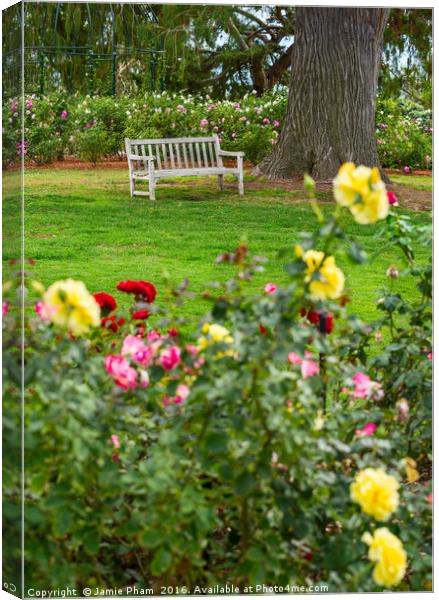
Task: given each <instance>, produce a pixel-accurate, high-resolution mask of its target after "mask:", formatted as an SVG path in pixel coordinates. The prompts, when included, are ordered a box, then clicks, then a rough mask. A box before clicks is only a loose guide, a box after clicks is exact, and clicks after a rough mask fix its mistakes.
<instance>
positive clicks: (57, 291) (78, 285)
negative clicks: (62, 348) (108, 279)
mask: <svg viewBox="0 0 439 600" xmlns="http://www.w3.org/2000/svg"><path fill="white" fill-rule="evenodd" d="M43 301H44V303H45V304H46V305H47V306H48V307H49V315H50V317H49V318H50V320H51V321H52V322H53V323H55V325H59V326H60V327H65V328H66V329H69V330H70V331H71V332H72V333H74V334H75V335H81V334H82V333H87V332H88V331H89V330H90V328H91V327H97V326H98V325H99V323H100V308H99V305H98V303H97V302H96V300H95V299H94V298H93V296H92V295H91V294H90V292H89V291H88V290H87V288H86V287H85V285H84V284H83V283H82V281H74V280H73V279H66V280H64V281H56V282H55V283H53V284H52V285H51V286H50V287H49V288H48V290H47V291H46V292H45V294H44V296H43Z"/></svg>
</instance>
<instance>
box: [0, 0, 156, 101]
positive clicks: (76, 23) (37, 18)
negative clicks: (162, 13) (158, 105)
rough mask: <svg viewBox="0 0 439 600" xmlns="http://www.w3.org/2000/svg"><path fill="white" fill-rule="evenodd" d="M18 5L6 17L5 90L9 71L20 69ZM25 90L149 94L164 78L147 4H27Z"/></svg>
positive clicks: (152, 12)
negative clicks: (160, 69) (57, 89)
mask: <svg viewBox="0 0 439 600" xmlns="http://www.w3.org/2000/svg"><path fill="white" fill-rule="evenodd" d="M20 11H21V7H20V5H16V6H15V7H11V9H8V10H7V11H5V12H4V18H3V31H5V30H6V31H7V34H6V35H5V36H4V37H3V52H4V55H5V56H6V57H7V59H6V61H5V63H6V65H5V66H6V68H5V69H4V78H3V79H4V88H6V93H7V88H8V86H9V87H13V83H14V82H13V81H12V78H11V77H8V70H9V69H8V67H11V66H12V65H17V62H18V64H19V60H18V56H19V49H20V47H21V31H20V20H21V19H20ZM23 25H24V28H23V29H24V47H25V89H26V91H27V92H28V93H30V92H40V93H41V92H47V91H51V90H53V89H54V88H59V87H61V88H65V90H66V91H67V92H69V93H73V92H75V91H80V92H82V93H84V92H95V93H112V92H115V91H118V92H121V93H133V92H139V91H142V89H145V91H147V90H150V89H151V88H154V87H155V86H156V85H157V81H158V79H159V77H160V72H159V64H160V59H161V56H162V42H161V37H160V34H159V31H158V29H157V18H156V15H155V13H154V11H153V9H152V7H151V6H150V5H148V4H110V3H107V4H94V3H66V2H50V3H26V4H25V7H24V19H23Z"/></svg>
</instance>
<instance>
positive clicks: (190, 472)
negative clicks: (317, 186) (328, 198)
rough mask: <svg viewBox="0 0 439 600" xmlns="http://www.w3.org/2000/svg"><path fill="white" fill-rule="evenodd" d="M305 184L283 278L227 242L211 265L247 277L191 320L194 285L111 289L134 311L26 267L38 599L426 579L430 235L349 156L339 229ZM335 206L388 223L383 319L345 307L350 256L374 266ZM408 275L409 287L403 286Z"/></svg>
mask: <svg viewBox="0 0 439 600" xmlns="http://www.w3.org/2000/svg"><path fill="white" fill-rule="evenodd" d="M305 186H306V190H307V192H308V194H309V197H310V202H311V206H312V208H313V210H314V212H315V216H316V226H315V228H314V231H312V232H309V233H305V232H304V233H303V234H302V235H301V237H300V238H299V239H297V240H290V243H289V244H288V247H287V248H285V249H284V250H283V256H284V260H285V269H286V271H287V272H288V273H289V275H290V283H289V284H288V285H286V286H285V287H280V286H279V285H278V284H277V283H276V282H275V281H270V277H269V275H268V274H267V283H266V285H264V288H263V289H262V290H261V291H260V293H259V294H256V295H251V294H250V293H249V292H248V291H247V289H246V283H247V282H248V281H249V280H251V279H252V275H253V274H254V273H255V272H256V271H261V270H263V264H264V260H263V258H262V257H258V256H254V257H252V256H250V255H249V252H248V249H247V247H246V246H245V245H244V244H241V245H240V246H238V248H237V249H236V250H234V251H233V252H232V251H230V250H228V251H226V252H224V254H222V255H221V256H219V257H217V261H218V262H221V263H227V264H229V265H230V266H231V268H232V269H234V270H235V275H234V276H233V277H231V278H229V279H228V280H227V281H226V282H224V283H221V282H218V283H216V284H213V285H212V287H211V288H209V289H208V290H206V291H205V292H204V293H203V297H204V298H207V299H209V300H210V302H211V309H210V311H209V312H208V313H207V314H206V315H204V316H203V317H201V318H200V321H199V324H198V326H196V327H194V326H193V325H191V324H190V323H188V322H187V321H186V320H185V319H184V318H183V317H181V305H182V303H183V302H190V301H191V298H192V295H191V293H190V287H188V282H187V281H184V282H183V283H182V284H181V285H178V286H175V287H170V288H169V289H168V290H166V289H165V288H163V287H161V286H160V285H158V284H157V282H150V281H148V280H147V274H145V280H142V281H137V280H130V279H127V280H124V281H120V282H116V281H115V288H116V287H117V289H118V290H119V291H121V292H124V293H126V294H129V295H130V297H131V298H132V307H131V309H130V310H129V311H128V312H121V311H120V310H119V308H118V306H117V302H116V300H115V298H114V296H113V295H112V290H111V289H107V290H100V289H93V290H91V291H89V290H88V289H87V288H86V286H85V285H84V284H83V283H82V282H81V281H75V280H72V279H64V280H60V281H57V282H54V283H53V284H52V285H50V286H49V287H48V288H47V289H44V287H43V286H42V284H41V283H40V282H37V281H35V280H33V279H32V275H31V273H30V269H31V268H32V265H31V264H28V265H27V268H26V271H25V273H24V278H25V279H24V286H25V296H24V298H25V317H26V318H25V339H26V347H25V365H26V369H25V379H24V385H25V394H26V397H25V409H24V418H25V441H26V469H25V474H24V477H25V480H24V487H25V520H26V522H25V532H26V534H25V535H26V544H25V547H26V566H25V568H26V573H27V584H26V585H27V586H28V587H35V588H37V587H38V588H44V589H46V588H48V587H50V588H56V587H58V586H62V587H65V586H67V585H71V586H74V587H81V588H82V587H83V586H87V587H91V588H93V587H94V586H101V587H107V588H110V587H113V586H116V587H118V588H122V589H126V586H129V585H133V584H136V583H139V582H141V583H142V584H143V585H144V586H149V587H153V588H154V590H155V592H156V593H160V592H161V591H162V589H168V587H169V586H171V587H173V589H174V590H175V589H176V587H178V588H179V589H180V593H190V592H191V591H193V590H194V586H196V585H198V586H207V585H215V584H219V585H221V584H224V583H228V584H233V585H235V586H237V587H239V588H240V591H241V592H243V591H244V590H245V586H248V585H257V584H265V585H272V586H274V585H276V586H288V585H290V586H305V587H306V586H310V585H323V584H325V585H328V586H329V591H332V592H335V591H339V592H340V591H381V590H384V589H393V590H429V589H431V536H432V531H431V526H432V524H431V512H432V504H431V502H432V494H431V448H432V446H431V443H432V437H431V435H432V431H431V400H432V397H431V391H432V390H431V375H432V373H431V365H432V362H431V360H432V346H431V343H432V331H431V317H432V314H431V263H429V264H421V263H418V262H417V261H416V257H415V256H414V254H413V250H412V247H411V240H412V239H414V238H416V239H417V241H418V242H422V241H423V242H424V243H425V244H426V245H429V244H430V243H431V236H430V235H429V232H428V231H427V229H426V228H423V229H418V228H416V227H415V226H413V225H412V224H411V222H410V219H409V218H407V217H406V216H404V215H400V214H399V213H398V207H397V198H396V197H395V195H394V194H388V193H387V192H386V188H385V186H384V184H383V183H382V181H381V180H380V177H379V173H378V171H377V169H373V170H371V169H369V168H366V167H361V166H360V167H355V165H353V164H351V163H348V164H346V165H344V166H343V167H342V168H341V169H340V172H339V174H338V175H337V177H336V179H335V181H334V196H335V200H336V204H335V209H334V212H333V214H332V215H330V216H329V217H326V218H325V217H324V215H323V214H322V213H321V212H320V210H319V208H318V206H317V203H316V202H315V200H314V182H313V181H312V179H310V178H309V177H307V178H306V180H305ZM343 211H349V212H350V213H351V215H352V218H353V219H354V220H355V221H356V222H357V223H358V224H359V226H361V227H370V226H371V223H378V231H377V235H378V236H380V243H389V244H392V245H393V246H394V247H395V248H399V249H400V251H401V252H402V255H403V257H404V258H405V260H406V263H407V264H406V268H405V270H404V272H401V273H398V271H397V270H396V268H395V267H390V268H389V270H388V272H387V273H383V274H382V278H383V286H382V288H381V289H380V292H379V293H380V297H379V298H377V303H378V306H379V308H380V309H381V311H382V318H379V319H378V320H376V321H374V322H371V323H364V322H362V321H361V320H360V319H359V318H357V317H356V316H355V311H349V313H347V311H346V304H347V303H348V302H349V301H350V299H349V297H348V295H347V292H346V286H345V274H344V273H343V271H342V270H341V269H340V267H339V264H340V260H339V258H340V257H341V256H346V255H347V256H348V257H349V259H350V260H351V261H353V262H354V263H360V264H361V263H363V262H364V261H366V260H367V256H366V254H365V252H364V250H363V249H362V248H361V247H360V246H359V245H358V243H357V241H356V240H355V238H351V237H349V236H348V234H347V233H346V232H345V231H344V230H343V228H342V225H341V222H340V215H341V213H342V212H343ZM226 250H227V249H226ZM212 258H214V257H212ZM17 275H18V276H19V273H18V274H17ZM127 276H129V273H127ZM395 277H409V278H413V279H414V281H415V282H416V286H417V290H418V293H417V294H416V295H413V294H412V295H411V296H410V297H409V298H405V297H403V296H401V295H400V294H397V293H395V292H394V291H393V288H392V282H393V280H394V279H395ZM18 292H19V288H18V289H17V284H14V280H13V279H11V280H10V281H9V282H7V283H6V285H5V290H4V293H5V296H4V297H5V301H4V305H3V314H4V332H3V340H4V345H5V349H6V352H5V358H4V361H3V365H4V382H5V384H4V389H5V392H6V394H5V400H4V408H3V415H4V444H5V446H4V447H5V448H6V449H7V451H6V452H5V451H4V452H3V456H4V461H5V463H6V467H9V468H6V469H5V476H4V489H5V490H6V492H5V493H4V501H5V505H4V518H5V533H4V540H5V539H6V541H7V540H8V539H9V537H8V536H12V535H13V533H14V523H15V522H16V521H14V519H13V516H14V514H15V513H14V506H15V504H14V503H17V502H18V501H19V498H20V490H21V481H20V470H19V469H18V468H17V469H15V470H14V468H12V467H13V463H14V457H16V456H20V440H21V436H20V435H19V431H20V415H21V405H20V402H19V391H18V390H19V386H20V384H21V371H20V364H21V351H20V344H19V340H20V322H21V321H20V316H19V310H18V308H19V306H18V298H20V297H21V295H20V293H18ZM383 336H385V337H386V339H387V340H388V341H387V343H385V344H384V343H383V342H382V339H383ZM17 527H18V525H17ZM11 547H13V546H11ZM18 554H19V549H18V550H17V556H18ZM12 558H14V557H12ZM19 567H20V562H19V561H17V568H18V569H19ZM13 569H14V565H13V562H11V563H8V565H7V567H6V571H7V572H5V577H9V578H11V577H13V576H14V572H13ZM162 586H163V588H162ZM182 589H184V590H185V591H183V592H181V590H182Z"/></svg>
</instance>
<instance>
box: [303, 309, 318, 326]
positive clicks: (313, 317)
mask: <svg viewBox="0 0 439 600" xmlns="http://www.w3.org/2000/svg"><path fill="white" fill-rule="evenodd" d="M306 318H307V319H308V321H309V322H310V323H313V324H314V325H316V324H317V323H318V322H319V321H320V315H319V313H318V312H316V311H315V310H312V309H311V310H309V311H308V313H307V315H306Z"/></svg>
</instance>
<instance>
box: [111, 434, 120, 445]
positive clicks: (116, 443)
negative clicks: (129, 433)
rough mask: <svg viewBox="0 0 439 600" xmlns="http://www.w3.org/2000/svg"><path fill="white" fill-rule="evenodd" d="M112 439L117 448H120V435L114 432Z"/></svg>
mask: <svg viewBox="0 0 439 600" xmlns="http://www.w3.org/2000/svg"><path fill="white" fill-rule="evenodd" d="M110 440H111V443H112V444H113V446H114V447H115V448H120V440H119V436H118V435H115V434H113V435H112V436H111V438H110Z"/></svg>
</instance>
